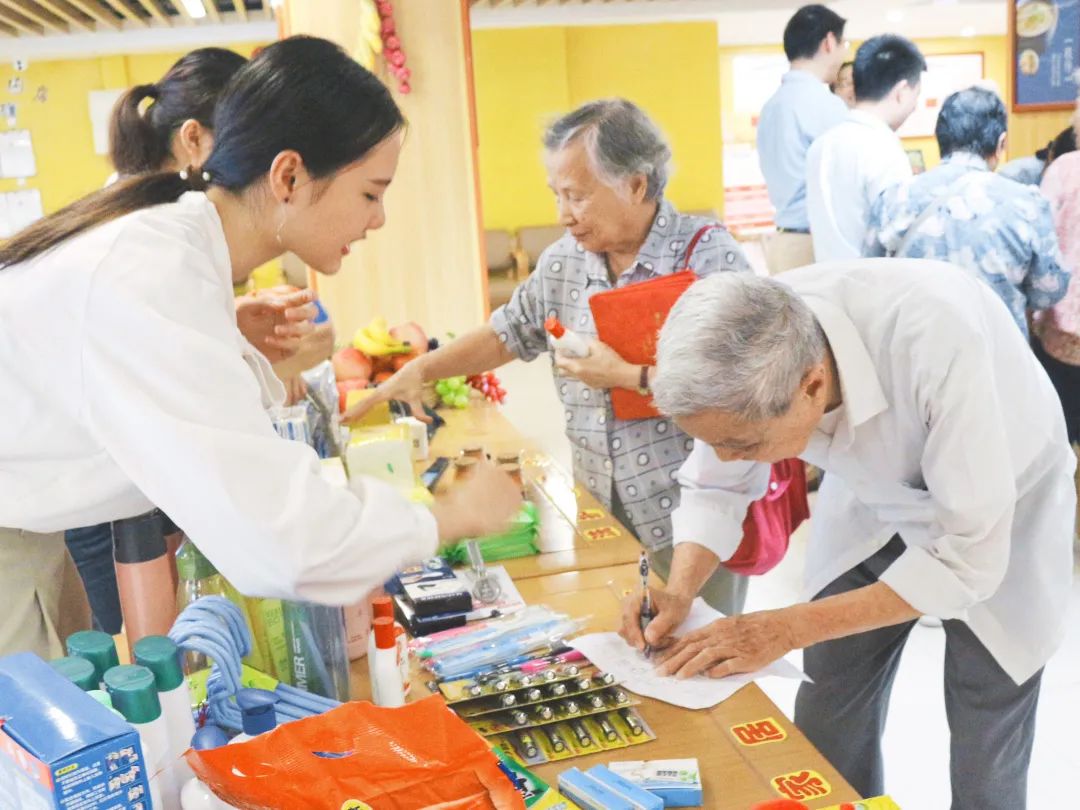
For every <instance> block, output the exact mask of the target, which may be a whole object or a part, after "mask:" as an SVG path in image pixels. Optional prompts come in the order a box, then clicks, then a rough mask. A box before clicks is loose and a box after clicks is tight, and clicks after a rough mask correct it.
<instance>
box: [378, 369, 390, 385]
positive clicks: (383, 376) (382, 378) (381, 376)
mask: <svg viewBox="0 0 1080 810" xmlns="http://www.w3.org/2000/svg"><path fill="white" fill-rule="evenodd" d="M393 376H394V372H392V371H380V372H379V373H378V374H376V375H375V384H376V385H382V384H383V383H384V382H386V381H387V380H389V379H390V378H391V377H393Z"/></svg>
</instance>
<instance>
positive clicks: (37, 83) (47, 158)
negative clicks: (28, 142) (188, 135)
mask: <svg viewBox="0 0 1080 810" xmlns="http://www.w3.org/2000/svg"><path fill="white" fill-rule="evenodd" d="M255 47H256V46H255V45H254V44H244V45H235V46H232V48H233V50H235V51H237V52H238V53H242V54H244V55H245V56H246V55H250V53H251V51H252V50H253V49H254V48H255ZM182 55H183V53H152V54H137V55H130V56H107V57H101V58H95V59H73V60H65V61H56V62H33V61H32V62H30V65H29V67H27V69H26V70H25V71H24V72H23V73H22V74H21V75H22V77H23V84H24V88H23V92H22V93H20V94H18V95H11V94H9V93H8V92H7V83H8V79H10V78H11V77H12V76H14V75H16V74H15V71H14V68H12V66H11V63H10V61H5V62H4V63H3V64H2V65H0V101H4V102H14V103H15V104H17V105H18V113H17V120H16V124H15V128H16V129H29V130H30V133H31V137H32V138H33V143H34V158H35V160H36V162H37V176H36V177H31V178H27V180H26V183H25V185H23V186H20V185H19V184H18V181H17V180H12V179H0V192H4V191H15V190H18V189H20V188H36V189H38V190H39V191H40V192H41V200H42V205H43V207H44V209H45V212H46V213H49V212H52V211H55V210H56V209H58V208H62V207H63V206H65V205H67V204H68V203H70V202H72V201H73V200H75V199H78V198H79V197H81V196H83V195H84V194H87V193H89V192H91V191H93V190H95V189H99V188H101V186H102V184H103V183H104V182H105V180H106V178H107V177H108V176H109V175H110V174H111V173H112V169H111V168H110V166H109V161H108V158H107V157H106V156H105V155H97V154H94V140H93V135H92V130H91V126H90V108H89V102H88V93H89V92H90V91H91V90H114V89H118V88H122V87H130V86H133V85H136V84H141V83H144V82H153V81H157V80H158V79H159V78H161V76H162V75H163V74H164V73H165V71H166V70H168V69H169V66H170V65H172V64H173V62H175V61H176V60H177V59H179V58H180V57H181V56H182ZM41 86H44V87H45V88H46V89H47V90H48V100H47V101H45V102H39V101H35V100H34V95H35V93H36V92H37V89H38V87H41ZM0 128H5V129H6V128H7V123H6V121H4V120H2V119H0Z"/></svg>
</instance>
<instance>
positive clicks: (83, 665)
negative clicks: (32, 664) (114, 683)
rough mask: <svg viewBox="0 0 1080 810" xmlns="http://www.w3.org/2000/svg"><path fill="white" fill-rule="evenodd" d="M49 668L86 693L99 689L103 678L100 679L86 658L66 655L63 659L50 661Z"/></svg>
mask: <svg viewBox="0 0 1080 810" xmlns="http://www.w3.org/2000/svg"><path fill="white" fill-rule="evenodd" d="M49 666H51V667H52V668H53V669H55V670H56V671H57V672H59V673H60V674H61V675H63V676H64V677H65V678H67V679H68V680H69V681H71V682H72V683H73V684H75V685H76V686H77V687H79V688H80V689H82V690H83V691H84V692H89V691H90V690H91V689H97V688H98V684H100V683H101V678H99V677H98V674H97V670H96V669H94V665H93V664H92V663H90V662H89V661H87V660H86V659H85V658H79V657H78V656H77V655H66V656H64V657H63V658H57V659H55V660H52V661H50V662H49Z"/></svg>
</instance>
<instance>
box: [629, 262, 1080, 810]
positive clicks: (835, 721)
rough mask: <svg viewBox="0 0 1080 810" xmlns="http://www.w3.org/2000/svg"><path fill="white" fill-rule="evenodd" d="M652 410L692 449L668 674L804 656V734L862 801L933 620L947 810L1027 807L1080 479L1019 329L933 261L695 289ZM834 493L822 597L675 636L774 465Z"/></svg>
mask: <svg viewBox="0 0 1080 810" xmlns="http://www.w3.org/2000/svg"><path fill="white" fill-rule="evenodd" d="M658 358H659V359H658V374H657V377H656V380H655V381H654V384H653V389H654V396H655V399H656V402H657V404H658V405H659V407H660V408H661V410H662V411H664V412H665V413H667V414H669V415H670V416H671V417H672V418H673V419H674V420H675V422H676V424H678V425H679V426H680V427H681V428H682V429H684V430H685V431H687V433H689V434H690V435H692V436H694V437H695V439H696V440H697V441H696V444H695V447H694V451H693V453H692V454H691V456H690V458H689V459H688V460H687V462H686V464H685V465H684V467H683V469H682V472H681V476H680V478H681V481H682V484H683V497H682V505H681V506H680V508H679V510H678V511H677V512H676V513H675V515H674V532H675V542H676V544H677V545H676V546H675V557H674V563H673V566H672V571H671V576H670V578H669V580H668V583H667V586H666V588H665V589H664V590H662V591H659V592H657V593H656V594H655V598H656V604H657V606H658V608H659V613H658V615H657V617H656V618H655V619H654V620H653V622H652V624H650V625H649V627H648V628H647V629H646V631H645V639H643V638H642V636H641V633H640V631H638V630H637V629H636V627H637V625H636V605H630V604H628V606H627V613H626V618H625V620H624V625H623V634H624V636H625V637H626V638H627V639H628V640H629V641H630V642H631V643H632V644H635V645H637V646H639V647H641V646H643V644H644V641H645V640H647V641H648V642H649V643H650V644H652V645H653V646H664V645H665V644H666V645H667V646H666V648H665V649H664V650H663V652H662V653H661V654H660V656H659V659H660V664H659V665H660V667H661V670H662V671H663V672H665V673H668V674H671V673H677V674H679V675H680V676H690V675H695V674H698V673H703V672H705V673H709V674H710V675H713V676H723V675H727V674H730V673H734V672H746V671H752V670H755V669H757V668H759V667H761V666H763V665H765V664H767V663H769V662H770V661H773V660H775V659H777V658H779V657H780V656H782V655H784V654H785V653H787V652H789V651H791V650H794V649H798V648H804V649H805V657H804V661H805V667H806V672H807V674H808V675H809V676H810V677H811V678H812V679H813V683H808V684H803V685H802V686H801V687H800V691H799V696H798V699H797V702H796V708H795V721H796V723H797V724H798V725H799V726H800V728H802V729H803V730H804V731H805V732H806V734H807V736H808V737H809V738H810V740H811V741H812V742H813V743H814V744H815V745H817V746H818V747H819V748H820V749H821V750H822V752H823V753H824V754H825V755H826V756H827V757H828V758H829V759H830V760H832V762H833V763H834V764H835V765H836V767H837V768H838V769H839V770H840V772H841V773H842V774H843V775H844V776H845V777H846V778H847V779H848V780H849V781H850V782H851V783H852V785H853V786H854V787H855V788H856V789H857V790H858V791H859V792H861V793H862V794H863V795H867V796H872V795H878V794H880V793H882V792H884V784H883V782H884V775H883V766H882V757H881V748H880V740H881V734H882V731H883V730H884V723H885V716H886V713H887V708H888V701H889V694H890V689H891V686H892V682H893V677H894V676H895V673H896V668H897V666H898V664H899V661H900V654H901V651H902V650H903V647H904V643H905V641H906V639H907V636H908V634H909V632H910V631H911V628H912V625H913V624H914V622H915V619H916V618H917V617H918V616H920V615H922V614H929V615H933V616H937V617H939V618H941V619H943V620H944V627H945V634H946V652H945V700H946V709H947V711H948V715H949V724H950V728H951V731H952V791H953V803H952V807H953V808H954V810H966V809H967V808H972V809H973V810H974V808H978V809H979V810H992V809H993V808H1001V810H1006V808H1007V809H1008V810H1014V809H1015V808H1023V807H1024V805H1025V801H1026V798H1025V795H1026V777H1027V768H1028V763H1029V760H1030V756H1031V745H1032V738H1033V734H1034V724H1035V708H1036V704H1037V701H1038V694H1039V684H1040V680H1041V677H1042V670H1043V666H1044V664H1045V663H1046V661H1047V659H1048V658H1049V657H1050V655H1051V653H1052V652H1053V651H1054V649H1055V648H1056V647H1057V645H1058V643H1059V641H1060V640H1061V637H1062V632H1063V626H1064V618H1065V613H1066V607H1067V604H1068V593H1069V588H1070V582H1071V578H1072V537H1073V510H1074V506H1075V494H1074V490H1073V482H1072V475H1073V470H1074V467H1075V460H1074V457H1073V454H1072V452H1071V450H1070V448H1069V445H1068V442H1067V440H1066V436H1065V425H1064V422H1063V419H1062V414H1061V407H1060V405H1059V404H1058V402H1057V398H1056V394H1055V393H1054V390H1053V387H1052V386H1051V385H1050V381H1049V380H1048V379H1047V377H1046V375H1045V373H1044V372H1043V370H1042V369H1041V368H1040V367H1039V365H1038V363H1037V361H1036V360H1035V358H1034V357H1033V355H1032V353H1031V351H1030V349H1029V348H1028V345H1027V343H1026V341H1025V340H1024V338H1023V336H1022V335H1021V334H1020V332H1019V330H1017V329H1016V326H1015V325H1014V323H1013V321H1012V318H1011V317H1010V315H1009V312H1008V310H1007V309H1006V307H1004V306H1003V305H1002V303H1001V301H1000V299H999V298H998V297H997V296H996V295H995V294H994V293H993V291H992V290H991V289H990V288H989V287H988V286H987V285H985V284H983V283H982V282H981V281H979V280H977V279H975V278H972V277H971V276H969V275H967V274H965V273H963V272H958V271H957V270H956V269H955V268H952V267H949V266H945V265H942V264H939V263H937V262H931V261H925V260H902V259H893V260H884V259H863V260H853V261H850V262H837V263H830V264H819V265H814V266H811V267H807V268H803V269H800V270H797V271H793V272H792V273H790V274H787V275H785V276H784V277H783V281H782V282H781V281H778V280H770V279H760V278H756V277H753V276H746V275H742V274H721V275H718V276H715V277H712V278H709V279H705V280H703V281H700V282H698V283H697V284H695V285H694V286H693V287H692V288H691V289H690V290H689V291H688V292H687V293H686V294H685V295H684V296H683V297H682V298H681V299H680V301H679V302H678V304H677V305H676V307H675V309H674V310H673V311H672V314H671V316H670V317H669V319H668V321H667V324H666V325H665V327H664V329H663V332H662V334H661V338H660V346H659V355H658ZM796 455H797V456H801V457H802V458H804V459H806V460H807V461H810V462H812V463H813V464H816V465H818V466H820V467H822V468H823V469H824V470H825V471H826V472H827V473H828V474H827V475H826V476H825V480H824V483H823V485H822V488H821V492H820V495H819V499H818V502H817V505H816V507H815V512H814V518H813V524H812V537H811V539H810V542H809V546H808V551H807V554H808V558H807V582H806V586H807V592H808V593H809V594H816V595H815V596H814V597H813V600H812V601H810V602H808V603H805V604H798V605H794V606H791V607H787V608H782V609H779V610H770V611H764V612H759V613H750V614H747V615H745V616H741V617H736V618H732V619H721V620H719V621H717V622H715V623H713V624H711V625H709V626H707V627H705V628H702V629H701V630H699V631H696V632H694V633H691V634H689V635H687V636H685V637H683V638H680V639H675V640H672V639H670V638H669V635H670V633H671V630H672V628H674V627H677V626H678V624H679V623H680V622H681V620H682V618H683V617H684V616H685V615H686V613H687V610H688V606H689V603H690V601H691V599H692V598H693V596H694V593H695V588H696V587H697V585H698V583H700V582H701V581H702V579H703V578H704V577H706V576H708V575H709V572H711V571H712V570H714V569H715V568H716V566H717V565H718V564H719V563H720V562H721V561H722V560H724V559H727V558H728V557H729V556H730V555H731V554H732V553H733V551H734V550H735V548H736V547H737V545H738V543H739V535H740V532H739V528H738V527H739V525H740V523H741V521H742V519H743V515H744V514H745V511H746V507H747V504H748V503H750V502H751V501H752V500H753V499H755V498H757V497H759V496H760V495H761V494H762V493H763V492H764V490H765V486H766V482H767V481H768V469H769V468H768V462H771V461H775V460H777V459H783V458H787V457H790V456H796Z"/></svg>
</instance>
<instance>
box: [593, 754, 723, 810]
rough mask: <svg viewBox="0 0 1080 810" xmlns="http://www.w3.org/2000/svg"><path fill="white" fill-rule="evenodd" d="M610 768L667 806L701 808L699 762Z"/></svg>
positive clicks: (614, 765) (670, 761)
mask: <svg viewBox="0 0 1080 810" xmlns="http://www.w3.org/2000/svg"><path fill="white" fill-rule="evenodd" d="M608 768H609V769H610V770H611V771H612V773H615V774H616V775H618V776H620V777H622V778H623V779H626V780H627V781H628V782H632V783H633V784H635V785H637V786H638V787H640V788H642V789H643V790H647V791H649V793H651V794H653V795H654V796H659V797H660V798H661V799H663V801H664V807H700V806H701V802H702V800H703V794H702V789H701V769H700V768H699V767H698V761H697V760H696V759H653V760H649V761H641V760H637V761H631V762H612V763H611V764H610V765H608Z"/></svg>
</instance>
